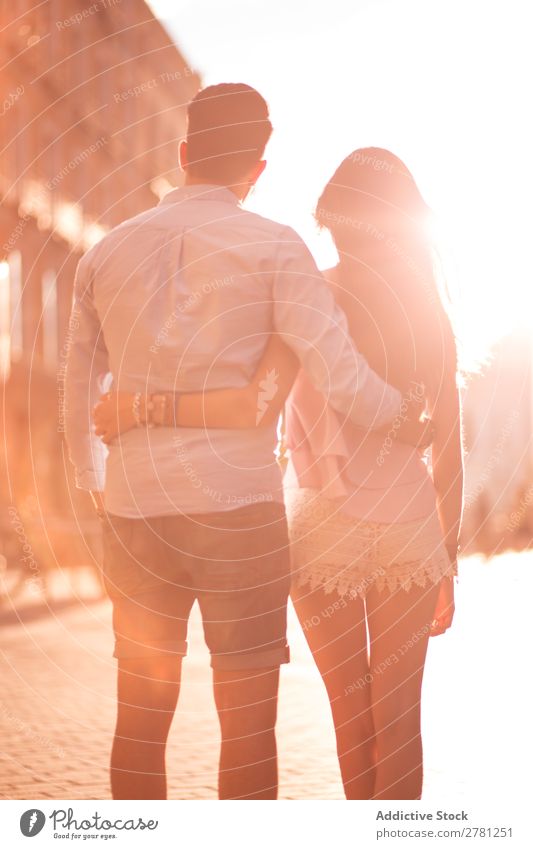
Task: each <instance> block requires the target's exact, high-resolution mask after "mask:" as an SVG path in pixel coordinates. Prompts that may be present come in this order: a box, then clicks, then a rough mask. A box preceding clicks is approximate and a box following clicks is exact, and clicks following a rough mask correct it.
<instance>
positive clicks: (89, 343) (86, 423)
mask: <svg viewBox="0 0 533 849" xmlns="http://www.w3.org/2000/svg"><path fill="white" fill-rule="evenodd" d="M91 255H92V252H91V251H89V252H88V253H87V254H85V256H83V257H82V259H81V260H80V262H79V264H78V268H77V271H76V278H75V282H74V299H73V304H72V312H71V314H70V321H69V333H68V355H67V367H66V380H65V436H66V440H67V445H68V450H69V456H70V460H71V462H72V463H73V465H74V469H75V479H76V486H78V487H79V488H80V489H87V490H95V491H100V492H101V491H103V489H104V483H105V461H106V457H107V448H106V447H105V445H104V443H103V442H102V440H101V439H100V438H99V437H97V436H96V435H95V433H94V425H93V421H92V409H93V407H94V405H95V404H96V403H97V401H98V399H99V397H100V394H101V391H102V388H103V381H104V379H105V377H106V375H107V373H108V371H109V366H108V354H107V349H106V346H105V342H104V337H103V334H102V327H101V324H100V320H99V318H98V315H97V312H96V310H95V307H94V304H93V300H92V279H91Z"/></svg>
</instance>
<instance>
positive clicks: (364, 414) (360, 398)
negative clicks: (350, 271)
mask: <svg viewBox="0 0 533 849" xmlns="http://www.w3.org/2000/svg"><path fill="white" fill-rule="evenodd" d="M277 269H278V270H277V273H276V277H275V281H274V287H273V301H274V304H273V310H274V325H275V329H276V331H277V333H278V334H279V335H280V336H281V337H282V338H283V340H284V342H285V343H286V344H287V345H288V346H289V347H290V348H291V349H292V350H293V351H294V352H295V354H296V355H297V357H298V359H299V360H300V364H301V366H302V368H303V369H304V370H305V371H306V373H307V375H308V377H309V379H310V380H311V382H312V383H313V385H314V387H315V388H316V389H317V390H319V391H320V392H322V394H323V395H324V396H325V397H326V398H327V399H328V403H330V404H331V406H332V407H334V408H335V409H336V410H337V411H338V412H340V413H342V414H343V415H346V416H347V417H348V418H349V419H350V420H351V421H352V422H353V423H354V424H356V425H358V426H359V427H365V428H369V429H374V430H376V429H378V428H380V427H382V426H383V425H386V424H388V423H389V422H392V420H393V419H394V418H395V417H396V416H397V415H398V414H399V413H400V406H401V403H402V396H401V393H400V392H399V391H398V390H397V389H395V388H393V387H392V386H389V385H388V384H387V383H385V382H384V381H383V380H382V379H381V378H380V377H378V375H377V374H376V373H375V372H373V371H372V369H371V368H370V366H369V365H368V363H367V361H366V360H365V358H364V357H363V356H362V354H360V353H359V351H358V350H357V348H356V347H355V345H354V343H353V342H352V339H351V337H350V334H349V331H348V324H347V320H346V316H345V315H344V312H343V311H342V310H341V309H340V307H339V306H338V304H337V303H336V301H335V298H334V297H333V294H332V292H331V290H330V288H329V286H328V284H327V282H326V280H325V279H324V277H323V276H322V274H321V273H320V271H319V270H318V268H317V266H316V263H315V261H314V260H313V257H312V256H311V254H310V252H309V250H308V249H307V247H306V246H305V244H304V242H303V241H302V240H301V239H300V237H299V236H298V234H297V233H296V232H295V231H294V230H292V229H291V228H284V230H283V234H282V236H281V242H280V248H279V253H278V265H277Z"/></svg>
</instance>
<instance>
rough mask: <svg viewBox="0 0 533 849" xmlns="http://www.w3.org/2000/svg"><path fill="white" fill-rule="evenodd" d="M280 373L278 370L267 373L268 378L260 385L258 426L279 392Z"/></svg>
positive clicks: (256, 419) (256, 420)
mask: <svg viewBox="0 0 533 849" xmlns="http://www.w3.org/2000/svg"><path fill="white" fill-rule="evenodd" d="M278 377H279V375H278V373H277V371H276V369H270V371H267V373H266V377H264V378H263V380H261V381H260V383H259V388H260V390H261V391H260V392H259V393H258V395H257V415H256V417H255V423H256V425H258V424H259V422H260V421H261V419H262V418H263V416H264V415H265V413H266V411H267V409H268V403H269V401H272V399H273V398H274V396H275V395H276V393H277V391H278Z"/></svg>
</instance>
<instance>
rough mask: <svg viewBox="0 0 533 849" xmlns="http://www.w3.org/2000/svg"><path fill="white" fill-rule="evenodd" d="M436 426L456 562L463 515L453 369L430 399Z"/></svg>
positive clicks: (438, 477)
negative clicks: (434, 395)
mask: <svg viewBox="0 0 533 849" xmlns="http://www.w3.org/2000/svg"><path fill="white" fill-rule="evenodd" d="M430 414H431V418H432V421H433V424H434V428H435V429H434V438H433V444H432V448H431V453H432V467H433V482H434V484H435V489H436V491H437V510H438V513H439V519H440V523H441V527H442V531H443V533H444V537H445V543H446V547H447V548H448V552H449V553H450V556H451V557H452V559H453V558H454V557H455V556H456V554H457V547H458V540H459V531H460V529H461V518H462V512H463V451H462V436H461V406H460V399H459V390H458V389H457V385H456V378H455V370H452V369H449V370H448V374H447V375H446V376H445V377H444V380H443V384H442V387H440V389H439V391H438V393H436V397H435V398H434V399H433V400H432V401H431V400H430Z"/></svg>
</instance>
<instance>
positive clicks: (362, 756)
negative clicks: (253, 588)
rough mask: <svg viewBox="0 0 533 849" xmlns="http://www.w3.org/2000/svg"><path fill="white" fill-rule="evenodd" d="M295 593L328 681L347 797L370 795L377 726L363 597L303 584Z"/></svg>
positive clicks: (317, 660) (298, 610)
mask: <svg viewBox="0 0 533 849" xmlns="http://www.w3.org/2000/svg"><path fill="white" fill-rule="evenodd" d="M291 598H292V601H293V604H294V607H295V610H296V613H297V615H298V618H299V620H300V624H301V626H302V628H303V631H304V634H305V637H306V639H307V642H308V644H309V648H310V649H311V651H312V653H313V657H314V659H315V663H316V665H317V667H318V669H319V672H320V674H321V676H322V679H323V681H324V684H325V685H326V690H327V693H328V696H329V700H330V704H331V713H332V716H333V723H334V726H335V735H336V739H337V754H338V757H339V765H340V770H341V776H342V781H343V785H344V792H345V794H346V798H347V799H371V798H372V796H373V791H374V731H373V726H372V715H371V702H370V687H369V684H368V682H369V678H370V676H369V668H368V659H367V639H366V624H365V608H364V603H363V601H362V600H361V599H360V598H358V597H355V598H350V597H348V596H346V597H344V598H339V596H337V595H336V594H330V595H326V594H325V592H324V591H323V590H321V589H316V590H313V591H309V589H307V591H306V590H305V588H304V589H302V588H300V587H299V588H298V589H297V590H296V589H293V591H292V592H291Z"/></svg>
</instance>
